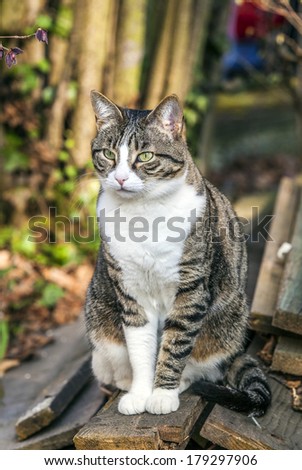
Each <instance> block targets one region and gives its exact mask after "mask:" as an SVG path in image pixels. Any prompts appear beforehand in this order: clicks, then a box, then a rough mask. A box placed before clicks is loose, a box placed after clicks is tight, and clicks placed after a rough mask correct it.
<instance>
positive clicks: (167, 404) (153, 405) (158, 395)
mask: <svg viewBox="0 0 302 470" xmlns="http://www.w3.org/2000/svg"><path fill="white" fill-rule="evenodd" d="M178 407H179V398H178V389H174V390H166V389H164V388H156V389H155V390H153V393H152V395H151V397H149V398H148V400H147V403H146V410H147V411H148V412H149V413H152V414H155V415H164V414H167V413H172V411H176V410H177V409H178Z"/></svg>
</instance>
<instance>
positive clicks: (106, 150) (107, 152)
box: [103, 149, 115, 160]
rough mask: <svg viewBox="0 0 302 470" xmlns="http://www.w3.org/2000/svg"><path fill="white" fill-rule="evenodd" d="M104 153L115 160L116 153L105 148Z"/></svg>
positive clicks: (109, 158)
mask: <svg viewBox="0 0 302 470" xmlns="http://www.w3.org/2000/svg"><path fill="white" fill-rule="evenodd" d="M103 154H104V156H105V157H106V158H108V160H115V153H114V152H111V150H109V149H103Z"/></svg>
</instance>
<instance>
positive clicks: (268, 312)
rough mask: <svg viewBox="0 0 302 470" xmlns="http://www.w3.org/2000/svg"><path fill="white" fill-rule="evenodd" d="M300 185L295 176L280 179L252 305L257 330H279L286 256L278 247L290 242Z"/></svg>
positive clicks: (275, 331) (251, 318)
mask: <svg viewBox="0 0 302 470" xmlns="http://www.w3.org/2000/svg"><path fill="white" fill-rule="evenodd" d="M299 192H300V189H299V187H298V186H297V184H296V183H295V181H294V180H292V179H290V178H287V177H284V178H283V179H282V180H281V183H280V186H279V191H278V194H277V199H276V203H275V208H274V218H273V220H272V223H271V226H270V237H271V241H267V243H266V246H265V251H264V255H263V260H262V263H261V267H260V272H259V276H258V280H257V285H256V290H255V295H254V298H253V303H252V307H251V314H250V323H251V327H252V328H253V329H255V330H256V331H263V332H265V333H272V334H279V333H280V330H279V329H277V328H276V327H277V326H279V325H277V324H274V326H272V319H273V315H274V313H275V310H276V305H277V300H278V291H279V286H280V282H281V278H282V274H283V268H284V261H285V258H284V259H279V258H278V256H277V255H278V250H279V248H280V247H281V245H282V244H283V243H284V242H290V240H291V236H292V231H293V226H294V222H295V215H296V210H297V206H298V200H299Z"/></svg>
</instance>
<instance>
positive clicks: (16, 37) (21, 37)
mask: <svg viewBox="0 0 302 470" xmlns="http://www.w3.org/2000/svg"><path fill="white" fill-rule="evenodd" d="M35 35H36V33H33V34H27V35H26V36H0V39H28V38H32V37H33V36H35Z"/></svg>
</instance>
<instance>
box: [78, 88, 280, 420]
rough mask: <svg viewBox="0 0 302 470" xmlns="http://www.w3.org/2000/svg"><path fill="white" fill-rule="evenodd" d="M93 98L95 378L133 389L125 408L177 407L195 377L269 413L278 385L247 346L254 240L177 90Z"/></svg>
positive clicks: (88, 314) (223, 399)
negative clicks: (191, 132) (190, 136)
mask: <svg viewBox="0 0 302 470" xmlns="http://www.w3.org/2000/svg"><path fill="white" fill-rule="evenodd" d="M91 101H92V106H93V109H94V113H95V116H96V125H97V135H96V137H95V139H93V141H92V144H91V149H92V157H93V164H94V167H95V170H96V172H97V175H98V176H99V179H100V181H101V189H100V193H99V197H98V204H97V211H98V216H99V226H100V232H101V245H100V249H99V253H98V258H97V261H96V267H95V272H94V275H93V277H92V280H91V282H90V285H89V287H88V291H87V297H86V304H85V319H86V327H87V333H88V337H89V341H90V343H91V347H92V369H93V372H94V375H95V376H96V378H97V379H98V380H99V381H100V382H101V383H103V384H112V385H114V386H116V387H118V388H119V389H121V390H123V391H125V392H126V393H125V394H123V395H122V397H121V399H120V401H119V404H118V410H119V412H120V413H122V414H126V415H132V414H137V413H142V412H145V411H147V412H149V413H152V414H166V413H171V412H173V411H176V410H177V409H178V407H179V394H180V393H182V392H183V391H184V390H186V389H188V388H189V387H190V386H191V385H192V384H193V387H195V389H194V390H195V392H194V393H199V394H200V395H202V396H203V397H205V398H206V399H207V400H209V401H214V402H217V403H220V404H222V405H224V406H227V407H229V408H231V409H235V410H237V411H242V412H245V413H248V414H249V415H251V416H261V415H262V414H264V413H265V411H266V409H267V407H268V406H269V404H270V400H271V393H270V389H269V386H268V383H267V380H266V377H265V375H264V373H263V372H262V370H261V369H260V368H259V366H258V364H257V362H256V361H255V360H254V359H253V358H251V357H250V356H248V355H246V354H244V345H245V340H246V332H247V327H248V308H247V301H246V294H245V287H246V277H247V257H246V247H245V243H244V237H243V234H242V231H241V226H240V223H239V221H238V219H237V217H236V215H235V213H234V211H233V209H232V207H231V204H230V202H229V201H228V200H227V198H226V197H225V196H224V195H222V194H221V193H220V192H219V191H218V189H216V188H215V187H214V186H213V185H212V184H211V183H209V182H208V181H207V180H206V179H205V178H204V177H203V176H202V175H201V174H200V173H199V171H198V169H197V167H196V166H195V164H194V162H193V159H192V157H191V155H190V153H189V150H188V147H187V143H186V138H185V126H184V118H183V111H182V107H181V105H180V102H179V100H178V98H177V96H176V95H170V96H168V97H167V98H165V99H164V100H163V101H161V102H160V103H159V105H158V106H157V107H156V108H155V109H153V110H152V111H145V110H144V111H140V110H132V109H126V108H122V107H118V106H117V105H116V104H114V103H113V102H112V101H111V100H109V99H108V98H106V97H105V96H104V95H102V94H101V93H98V92H97V91H92V92H91ZM225 383H227V384H228V385H227V386H226V385H225Z"/></svg>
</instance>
